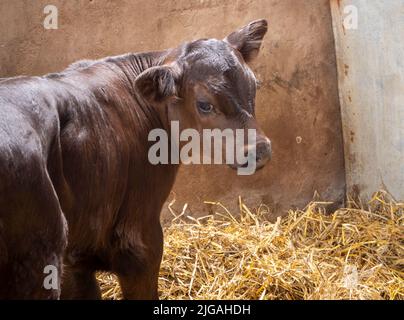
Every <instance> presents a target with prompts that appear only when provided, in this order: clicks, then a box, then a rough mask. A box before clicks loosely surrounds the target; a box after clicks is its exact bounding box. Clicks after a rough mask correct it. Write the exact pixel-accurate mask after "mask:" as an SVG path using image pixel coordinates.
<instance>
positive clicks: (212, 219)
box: [98, 191, 404, 300]
mask: <svg viewBox="0 0 404 320" xmlns="http://www.w3.org/2000/svg"><path fill="white" fill-rule="evenodd" d="M210 204H211V205H213V206H214V208H215V211H216V212H215V214H214V215H211V216H205V217H202V218H199V219H195V218H190V217H186V216H185V214H184V210H185V209H186V208H185V209H184V210H183V212H181V213H180V214H176V213H173V214H174V216H175V217H176V218H175V221H174V222H173V223H172V224H171V225H170V226H168V227H166V228H165V242H164V257H163V261H162V265H161V270H160V278H159V293H160V298H161V299H293V300H294V299H399V300H403V299H404V203H399V202H397V201H394V199H393V198H392V197H391V196H389V195H388V194H387V193H386V192H383V191H382V192H378V193H376V194H375V195H374V197H373V198H372V199H371V201H370V202H369V203H368V204H367V205H366V206H360V205H358V204H357V203H355V202H353V201H350V202H349V206H348V208H344V209H339V210H337V211H336V212H334V213H333V214H330V215H327V214H326V213H325V205H326V203H320V202H312V203H310V204H309V205H308V206H307V207H306V208H305V209H304V210H290V211H289V212H288V214H287V215H286V216H284V217H283V218H278V219H277V220H276V221H275V222H274V223H273V222H269V220H268V215H269V209H268V208H267V207H266V206H264V205H261V206H259V207H258V208H256V209H254V210H252V209H249V208H248V207H247V206H246V205H245V204H244V203H243V202H242V200H241V198H239V204H240V206H239V207H240V212H237V213H231V212H229V210H227V209H226V208H225V206H223V205H222V204H221V203H210ZM98 279H99V280H100V282H101V290H102V293H103V298H104V299H119V298H121V292H120V289H119V285H118V283H117V281H116V277H115V276H113V275H111V274H109V273H99V274H98Z"/></svg>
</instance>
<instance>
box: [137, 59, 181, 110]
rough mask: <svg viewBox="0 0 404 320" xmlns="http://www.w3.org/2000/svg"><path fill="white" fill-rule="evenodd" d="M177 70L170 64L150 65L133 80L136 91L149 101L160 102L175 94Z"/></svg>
mask: <svg viewBox="0 0 404 320" xmlns="http://www.w3.org/2000/svg"><path fill="white" fill-rule="evenodd" d="M178 78H179V76H178V72H176V70H174V68H173V67H171V66H159V67H152V68H149V69H147V70H145V71H143V72H142V73H141V74H140V75H139V76H138V77H137V78H136V80H135V87H136V89H137V90H138V92H139V93H140V94H141V95H142V96H143V98H145V99H146V100H148V101H149V102H151V103H162V102H164V101H165V100H166V99H168V98H172V97H176V96H177V82H178Z"/></svg>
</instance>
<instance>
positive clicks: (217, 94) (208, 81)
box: [136, 20, 271, 169]
mask: <svg viewBox="0 0 404 320" xmlns="http://www.w3.org/2000/svg"><path fill="white" fill-rule="evenodd" d="M266 32H267V22H266V21H265V20H257V21H254V22H251V23H250V24H248V25H247V26H245V27H243V28H241V29H240V30H238V31H235V32H233V33H231V34H230V35H229V36H227V37H226V38H225V39H223V40H216V39H201V40H197V41H193V42H190V43H185V44H184V45H182V46H180V47H178V48H176V49H174V50H172V51H171V52H170V53H169V54H168V55H167V57H166V58H165V61H164V63H163V64H162V65H160V66H156V67H152V68H149V69H147V70H146V71H144V72H143V73H142V74H140V75H139V76H138V78H137V79H136V87H137V89H138V91H139V92H140V93H141V94H142V95H143V97H144V98H145V99H146V100H148V101H149V103H150V104H151V105H153V106H156V107H157V108H160V109H162V110H164V112H161V114H162V115H163V117H164V116H165V117H166V118H167V119H166V121H167V122H168V123H171V121H178V123H179V124H180V129H181V130H184V129H187V128H193V129H195V130H197V131H198V132H199V133H203V132H204V131H206V130H204V129H211V130H213V129H219V130H221V131H222V132H223V131H224V130H227V132H229V131H228V130H229V129H230V130H232V132H236V130H244V131H246V134H245V135H244V141H243V143H242V144H241V145H240V144H237V145H235V149H234V150H236V149H237V148H238V151H240V148H241V149H242V152H244V153H247V152H250V151H251V150H253V151H254V152H253V154H254V159H252V160H253V161H254V162H255V167H256V169H259V168H261V167H263V166H264V165H265V163H266V162H267V161H268V160H269V159H270V157H271V143H270V140H269V139H268V138H267V137H266V136H265V134H264V132H263V131H262V130H261V129H260V127H259V126H258V124H257V122H256V119H255V95H256V90H257V80H256V78H255V76H254V74H253V72H252V71H251V69H250V68H249V66H248V63H249V62H251V61H252V60H253V59H254V58H255V57H256V56H257V54H258V52H259V49H260V46H261V42H262V39H263V37H264V35H265V34H266ZM249 129H252V130H254V131H255V136H256V139H254V141H253V143H252V142H251V141H249V139H247V136H248V134H247V131H248V130H249ZM250 131H251V130H250ZM223 138H225V136H223ZM222 145H225V144H222ZM236 151H237V150H236ZM222 154H223V153H222ZM249 161H251V159H250V160H249ZM247 165H248V164H247V163H246V162H244V163H243V162H240V161H237V157H235V162H234V163H232V164H230V166H231V167H232V168H235V169H237V168H240V167H245V166H247Z"/></svg>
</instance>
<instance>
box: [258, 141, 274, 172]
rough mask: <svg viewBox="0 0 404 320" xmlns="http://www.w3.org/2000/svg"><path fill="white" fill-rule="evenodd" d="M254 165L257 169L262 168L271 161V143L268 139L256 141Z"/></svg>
mask: <svg viewBox="0 0 404 320" xmlns="http://www.w3.org/2000/svg"><path fill="white" fill-rule="evenodd" d="M255 152H256V155H255V157H256V163H257V169H260V168H262V167H263V166H265V164H266V163H267V162H268V161H269V160H271V157H272V147H271V141H270V140H269V139H268V138H266V137H265V138H264V139H262V140H259V141H257V144H256V147H255Z"/></svg>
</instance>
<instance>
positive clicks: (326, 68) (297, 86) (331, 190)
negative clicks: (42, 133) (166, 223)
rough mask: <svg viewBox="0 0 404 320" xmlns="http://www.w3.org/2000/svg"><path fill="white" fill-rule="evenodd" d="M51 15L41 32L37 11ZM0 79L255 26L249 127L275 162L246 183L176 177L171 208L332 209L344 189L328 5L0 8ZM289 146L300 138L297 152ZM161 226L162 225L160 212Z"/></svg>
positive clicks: (184, 2) (190, 170)
mask: <svg viewBox="0 0 404 320" xmlns="http://www.w3.org/2000/svg"><path fill="white" fill-rule="evenodd" d="M50 3H51V4H54V5H56V6H57V7H58V9H59V29H58V30H45V29H44V28H43V26H42V22H43V19H44V17H45V15H44V14H43V8H44V7H45V5H47V4H50ZM0 16H1V19H0V30H1V34H0V62H1V64H0V77H6V76H14V75H18V74H33V75H40V74H43V73H48V72H52V71H58V70H61V69H63V68H64V67H66V66H67V65H68V64H69V63H71V62H73V61H75V60H78V59H83V58H99V57H103V56H107V55H115V54H121V53H125V52H129V51H133V52H134V51H148V50H156V49H163V48H167V47H172V46H176V45H177V44H179V43H180V42H182V41H185V40H192V39H197V38H200V37H218V38H222V37H224V36H226V35H227V34H228V33H230V32H231V31H233V29H236V28H238V27H241V26H242V25H244V24H246V23H248V22H249V21H250V20H253V19H257V18H266V19H268V21H269V33H268V35H267V37H266V38H265V42H264V44H263V47H262V52H261V55H260V56H259V58H258V60H257V61H256V63H255V64H254V66H253V69H254V71H255V72H256V74H257V76H258V78H259V79H260V80H261V81H262V84H263V86H262V89H261V90H260V91H259V93H258V97H257V117H258V119H259V122H260V123H261V125H262V127H263V129H264V131H265V132H266V133H267V135H268V136H269V137H270V138H271V140H272V143H273V150H274V154H273V161H272V162H271V163H270V164H269V165H268V166H267V167H265V168H264V169H263V170H262V171H259V172H258V173H257V174H256V175H254V176H250V177H240V176H236V175H235V172H234V171H232V170H230V169H228V168H227V167H224V166H214V167H207V166H192V167H183V168H182V169H181V172H180V174H179V177H178V180H177V184H176V186H175V190H174V193H175V195H176V198H177V202H176V206H177V207H181V206H182V205H183V203H185V202H189V203H190V208H191V211H192V212H193V214H200V213H201V210H200V209H201V208H205V207H204V205H203V204H202V202H203V201H204V200H221V201H222V202H223V203H225V204H226V205H229V206H234V205H235V204H236V202H237V198H238V196H239V195H241V196H242V197H243V198H244V199H246V201H247V203H248V204H250V205H258V204H259V203H261V202H264V203H266V204H269V205H271V206H273V207H274V208H276V210H275V211H276V212H277V213H279V212H281V210H280V209H285V208H290V207H291V206H302V205H304V204H306V202H307V201H309V200H310V199H311V198H312V196H313V194H314V192H315V190H317V191H318V192H319V193H320V195H321V196H322V198H324V199H327V200H340V199H341V198H342V197H343V195H344V189H345V179H344V167H343V151H342V150H343V148H342V137H341V123H340V122H341V121H340V110H339V102H338V93H337V92H338V90H337V81H336V67H335V54H334V43H333V36H332V28H331V16H330V8H329V4H328V0H282V1H279V0H253V1H245V0H175V1H174V0H173V1H169V0H159V1H157V0H155V1H150V0H132V1H129V0H124V1H111V0H90V1H87V0H69V1H61V0H53V1H48V0H47V1H42V0H36V1H30V0H1V1H0ZM297 137H301V139H302V140H301V143H298V142H297V141H298V140H299V139H297ZM164 217H165V218H168V217H170V215H169V214H168V213H167V212H166V210H165V212H164Z"/></svg>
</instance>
